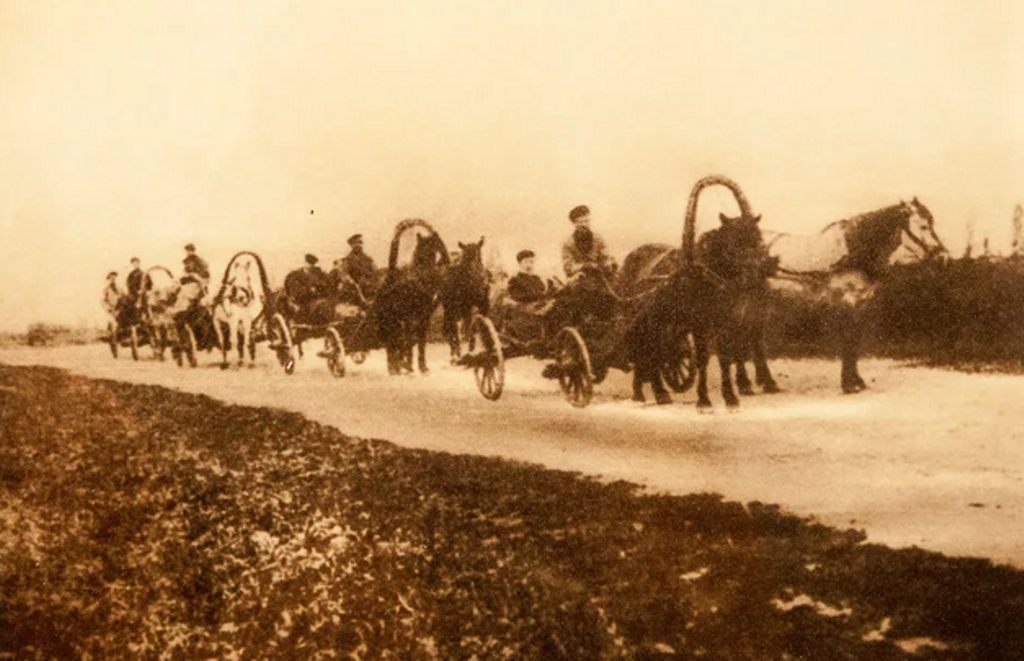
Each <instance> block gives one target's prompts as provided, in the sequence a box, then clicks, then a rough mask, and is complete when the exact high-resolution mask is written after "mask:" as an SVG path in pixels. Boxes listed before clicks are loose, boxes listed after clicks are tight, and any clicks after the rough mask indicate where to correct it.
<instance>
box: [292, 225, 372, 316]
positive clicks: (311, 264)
mask: <svg viewBox="0 0 1024 661" xmlns="http://www.w3.org/2000/svg"><path fill="white" fill-rule="evenodd" d="M348 245H349V252H348V254H347V255H345V256H344V257H342V258H341V259H339V260H336V261H335V262H334V265H333V268H332V269H331V270H330V271H329V272H325V271H324V270H323V269H321V268H320V267H319V266H317V264H318V263H319V261H320V260H319V259H318V258H317V256H316V255H313V254H307V255H306V258H305V264H304V265H303V266H302V267H301V268H299V269H296V270H294V271H292V272H291V273H289V274H288V275H287V277H285V280H284V294H285V298H286V304H287V305H288V306H290V307H291V310H292V313H293V314H294V315H296V316H297V317H298V320H299V321H305V322H307V323H314V324H315V323H329V322H330V321H331V319H332V318H333V317H334V315H335V314H336V309H337V306H338V305H344V306H347V307H348V309H349V313H350V314H357V313H358V311H360V310H365V309H366V307H367V306H368V305H369V302H370V301H371V300H373V297H374V296H375V295H376V293H377V287H378V273H377V266H376V264H374V261H373V258H372V257H370V256H369V255H367V254H366V252H365V251H364V250H363V235H362V234H354V235H352V236H351V237H349V239H348Z"/></svg>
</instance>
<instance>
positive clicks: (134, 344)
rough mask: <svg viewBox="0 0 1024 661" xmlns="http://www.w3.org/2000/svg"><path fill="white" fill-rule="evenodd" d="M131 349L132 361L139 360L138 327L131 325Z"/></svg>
mask: <svg viewBox="0 0 1024 661" xmlns="http://www.w3.org/2000/svg"><path fill="white" fill-rule="evenodd" d="M131 349H132V360H138V359H139V327H138V326H136V325H134V324H133V325H132V336H131Z"/></svg>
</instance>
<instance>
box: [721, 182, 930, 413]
mask: <svg viewBox="0 0 1024 661" xmlns="http://www.w3.org/2000/svg"><path fill="white" fill-rule="evenodd" d="M763 234H764V239H765V243H766V244H767V246H768V251H769V253H770V256H771V257H774V258H776V259H777V260H778V271H777V272H776V273H775V275H774V276H773V277H771V278H770V279H769V280H768V286H769V287H770V288H771V289H772V290H773V291H775V292H777V293H778V294H780V295H782V296H794V297H799V298H802V299H805V300H815V301H818V302H822V303H825V304H827V305H828V307H829V308H830V310H831V311H832V312H833V313H834V314H835V315H836V316H837V318H838V322H839V324H838V326H839V331H840V343H841V350H840V351H841V356H840V357H841V359H842V371H841V375H840V381H841V385H842V389H843V392H846V393H853V392H858V391H860V390H863V389H864V388H866V387H867V386H866V385H865V383H864V380H863V379H862V378H861V376H860V374H859V372H858V370H857V359H858V356H859V347H860V334H861V330H862V320H861V316H862V314H863V309H864V304H865V303H867V302H868V301H869V300H871V298H873V297H874V295H875V291H876V290H877V287H878V282H879V279H880V278H881V277H882V276H883V274H884V272H885V270H886V268H887V267H888V266H889V264H891V263H893V262H895V261H904V262H914V261H922V260H925V259H929V258H932V257H938V256H942V255H948V254H949V253H948V251H947V250H946V247H945V246H944V245H943V243H942V240H941V239H939V237H938V235H937V234H936V233H935V219H934V218H933V217H932V214H931V212H930V211H929V210H928V208H927V207H925V206H924V205H923V204H922V203H921V202H919V201H918V199H917V198H916V197H915V198H914V199H913V200H911V201H910V202H900V203H899V204H895V205H892V206H889V207H885V208H884V209H879V210H877V211H871V212H868V213H865V214H861V215H859V216H854V217H853V218H848V219H846V220H840V221H837V222H834V223H831V224H829V225H827V226H825V228H824V229H822V230H821V231H820V232H818V233H816V234H809V235H794V234H784V233H779V232H770V231H767V230H765V231H764V233H763ZM765 321H766V319H765V316H764V315H763V314H762V315H761V318H760V320H759V322H757V323H754V324H752V327H751V332H752V333H753V335H752V337H751V342H750V346H751V351H752V357H753V361H754V364H755V369H756V381H757V383H758V384H759V385H761V386H762V387H764V389H765V391H766V392H775V391H777V390H778V387H777V386H776V384H775V380H774V379H773V378H772V375H771V372H770V371H769V370H768V364H767V362H766V360H765V355H764V325H765ZM737 382H738V384H739V385H740V390H741V391H742V392H745V393H746V392H749V391H750V390H751V386H750V380H749V378H747V375H746V372H745V370H744V369H743V366H742V363H740V364H739V365H738V370H737Z"/></svg>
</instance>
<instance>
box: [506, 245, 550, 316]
mask: <svg viewBox="0 0 1024 661" xmlns="http://www.w3.org/2000/svg"><path fill="white" fill-rule="evenodd" d="M535 259H536V255H535V254H534V252H533V251H532V250H521V251H520V252H519V254H518V255H516V262H517V263H518V264H519V273H516V274H515V275H514V276H512V277H511V278H509V281H508V296H509V298H511V299H512V300H513V301H515V302H516V303H522V304H524V305H528V304H530V303H536V302H537V301H541V300H544V299H545V298H547V295H548V288H547V286H546V285H545V284H544V281H543V280H541V278H540V276H539V275H537V274H536V273H534V272H533V269H534V260H535Z"/></svg>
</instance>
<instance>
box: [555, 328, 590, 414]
mask: <svg viewBox="0 0 1024 661" xmlns="http://www.w3.org/2000/svg"><path fill="white" fill-rule="evenodd" d="M558 366H559V374H558V385H559V387H561V389H562V393H563V394H564V395H565V398H566V399H567V400H568V401H569V403H570V404H572V405H573V406H575V407H578V408H583V407H584V406H586V405H588V404H589V403H590V399H591V398H592V397H593V394H594V382H593V376H592V373H591V369H590V354H589V352H588V351H587V345H586V344H585V343H584V342H583V338H582V337H580V334H579V332H578V331H577V330H576V329H575V328H566V329H563V330H562V332H561V333H559V342H558Z"/></svg>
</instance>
